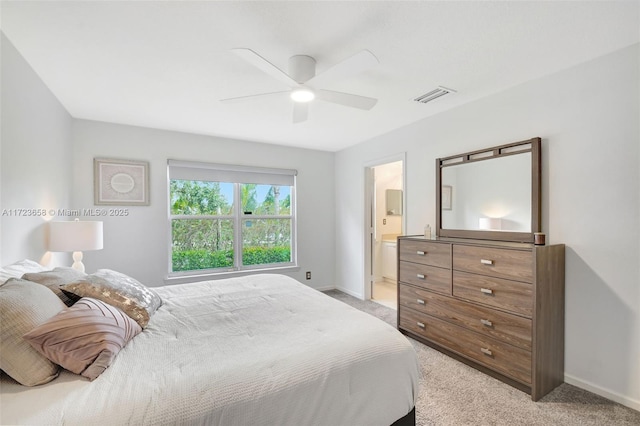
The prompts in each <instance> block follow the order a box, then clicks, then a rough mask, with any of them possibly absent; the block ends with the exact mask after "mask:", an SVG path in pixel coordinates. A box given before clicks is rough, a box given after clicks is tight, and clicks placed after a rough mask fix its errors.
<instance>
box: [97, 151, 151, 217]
mask: <svg viewBox="0 0 640 426" xmlns="http://www.w3.org/2000/svg"><path fill="white" fill-rule="evenodd" d="M93 172H94V175H93V183H94V190H93V195H94V203H95V204H96V205H98V206H101V205H102V206H105V205H108V206H148V205H149V162H148V161H135V160H117V159H111V158H94V159H93Z"/></svg>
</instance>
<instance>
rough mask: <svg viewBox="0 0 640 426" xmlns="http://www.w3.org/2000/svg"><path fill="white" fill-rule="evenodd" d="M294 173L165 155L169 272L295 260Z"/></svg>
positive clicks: (290, 263) (222, 269)
mask: <svg viewBox="0 0 640 426" xmlns="http://www.w3.org/2000/svg"><path fill="white" fill-rule="evenodd" d="M295 175H296V171H295V170H282V169H264V168H256V167H244V166H230V165H221V164H208V163H195V162H186V161H176V160H169V218H170V226H171V256H170V257H171V259H170V265H169V275H171V276H179V275H189V274H193V273H194V272H196V273H198V274H201V273H219V272H228V271H239V270H250V269H268V268H281V267H286V266H295V265H296V251H295V247H296V238H295V230H296V225H295Z"/></svg>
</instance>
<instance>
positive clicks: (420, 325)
mask: <svg viewBox="0 0 640 426" xmlns="http://www.w3.org/2000/svg"><path fill="white" fill-rule="evenodd" d="M417 324H418V327H420V328H425V327H426V326H425V325H424V323H423V322H418V323H417Z"/></svg>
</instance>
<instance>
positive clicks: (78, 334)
mask: <svg viewBox="0 0 640 426" xmlns="http://www.w3.org/2000/svg"><path fill="white" fill-rule="evenodd" d="M141 331H142V328H140V326H139V325H138V323H137V322H135V321H134V320H133V319H131V318H129V316H127V315H126V314H125V313H124V312H122V310H120V309H118V308H116V307H114V306H111V305H109V304H107V303H105V302H102V301H100V300H97V299H92V298H89V297H84V298H82V299H80V300H79V301H78V302H77V303H76V304H75V305H73V306H71V307H69V308H66V309H64V310H62V311H61V312H60V313H58V314H57V315H55V316H54V317H53V318H51V319H49V320H48V321H46V322H45V323H43V324H41V325H39V326H38V327H36V328H34V329H33V330H31V331H30V332H28V333H27V334H25V335H24V339H25V340H27V341H28V342H29V343H30V344H31V346H33V347H34V349H36V350H37V351H38V352H40V353H41V354H42V355H44V356H45V357H47V358H48V359H49V360H50V361H52V362H54V363H55V364H58V365H60V366H62V367H64V368H66V369H67V370H69V371H72V372H74V373H76V374H82V375H83V376H85V377H87V378H88V379H89V380H94V379H95V378H96V377H98V376H99V375H100V374H102V372H103V371H104V370H106V368H107V367H109V365H110V364H111V362H112V361H113V360H114V359H115V357H116V355H117V354H118V352H120V350H121V349H122V348H124V346H125V345H126V344H127V343H128V342H129V341H130V340H131V339H133V338H134V337H135V336H136V335H137V334H138V333H140V332H141Z"/></svg>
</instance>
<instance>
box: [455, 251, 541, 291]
mask: <svg viewBox="0 0 640 426" xmlns="http://www.w3.org/2000/svg"><path fill="white" fill-rule="evenodd" d="M453 269H455V270H458V271H466V272H473V273H476V274H482V275H490V276H493V277H498V278H506V279H511V280H517V281H525V282H529V283H530V282H533V253H532V252H531V251H520V250H507V249H499V248H491V247H474V246H464V245H458V244H454V245H453Z"/></svg>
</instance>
